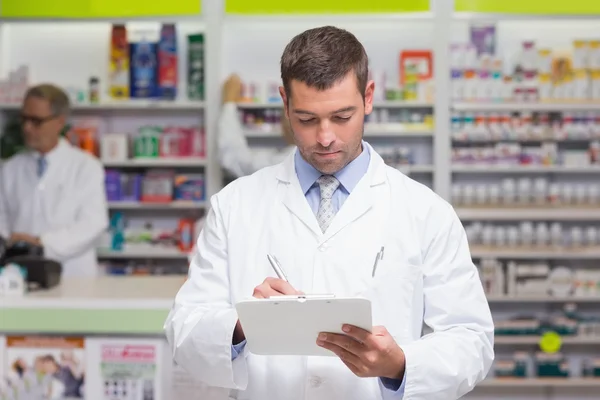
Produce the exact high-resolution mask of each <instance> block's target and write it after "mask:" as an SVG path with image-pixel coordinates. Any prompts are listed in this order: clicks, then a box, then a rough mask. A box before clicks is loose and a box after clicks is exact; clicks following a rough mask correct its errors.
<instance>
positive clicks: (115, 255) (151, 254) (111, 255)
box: [96, 248, 188, 260]
mask: <svg viewBox="0 0 600 400" xmlns="http://www.w3.org/2000/svg"><path fill="white" fill-rule="evenodd" d="M96 252H97V255H98V258H101V259H115V260H118V259H121V260H130V259H157V260H170V259H173V260H176V259H186V260H187V258H188V254H187V253H184V252H181V251H179V250H178V249H152V248H149V249H143V248H140V249H132V250H123V251H111V250H107V249H97V250H96Z"/></svg>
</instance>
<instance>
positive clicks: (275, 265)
mask: <svg viewBox="0 0 600 400" xmlns="http://www.w3.org/2000/svg"><path fill="white" fill-rule="evenodd" d="M267 259H268V260H269V263H270V264H271V267H273V270H274V271H275V273H276V274H277V277H278V278H279V279H281V280H284V281H286V282H287V281H288V280H287V277H286V276H285V274H284V273H283V269H281V265H280V264H279V261H277V259H276V258H275V257H274V256H272V255H270V254H267Z"/></svg>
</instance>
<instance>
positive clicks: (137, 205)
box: [108, 200, 206, 210]
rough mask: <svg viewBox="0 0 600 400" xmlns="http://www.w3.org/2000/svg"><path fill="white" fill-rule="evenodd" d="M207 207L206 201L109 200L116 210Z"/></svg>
mask: <svg viewBox="0 0 600 400" xmlns="http://www.w3.org/2000/svg"><path fill="white" fill-rule="evenodd" d="M205 207H206V202H205V201H178V200H176V201H173V202H170V203H144V202H139V201H109V202H108V208H111V209H115V210H132V209H133V210H138V209H139V210H198V209H202V208H205Z"/></svg>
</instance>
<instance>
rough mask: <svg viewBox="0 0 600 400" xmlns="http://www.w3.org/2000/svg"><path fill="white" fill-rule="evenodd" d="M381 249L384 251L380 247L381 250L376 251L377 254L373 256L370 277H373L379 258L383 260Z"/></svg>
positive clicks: (382, 249)
mask: <svg viewBox="0 0 600 400" xmlns="http://www.w3.org/2000/svg"><path fill="white" fill-rule="evenodd" d="M383 251H384V247H381V250H379V251H378V252H377V255H376V256H375V263H374V264H373V273H372V274H371V277H375V271H376V270H377V264H379V260H383Z"/></svg>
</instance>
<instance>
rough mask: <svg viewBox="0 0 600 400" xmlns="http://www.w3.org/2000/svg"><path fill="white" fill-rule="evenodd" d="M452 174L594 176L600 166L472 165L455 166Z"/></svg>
mask: <svg viewBox="0 0 600 400" xmlns="http://www.w3.org/2000/svg"><path fill="white" fill-rule="evenodd" d="M452 172H455V173H486V174H487V173H489V174H497V173H511V174H529V173H559V174H594V173H598V172H600V166H596V165H590V166H582V167H579V166H567V165H551V166H540V165H536V166H528V165H514V166H512V165H507V166H503V165H502V166H501V165H470V164H453V165H452Z"/></svg>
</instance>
